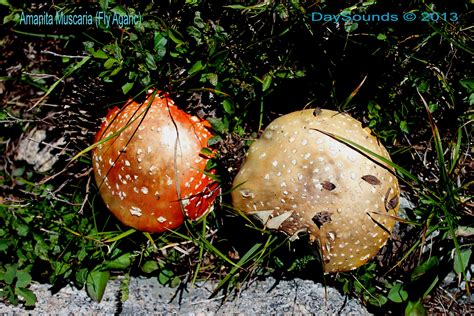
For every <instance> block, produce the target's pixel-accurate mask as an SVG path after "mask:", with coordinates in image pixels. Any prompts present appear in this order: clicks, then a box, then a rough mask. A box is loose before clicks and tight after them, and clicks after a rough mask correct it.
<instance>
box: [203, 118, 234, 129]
mask: <svg viewBox="0 0 474 316" xmlns="http://www.w3.org/2000/svg"><path fill="white" fill-rule="evenodd" d="M207 121H208V122H209V123H210V124H211V126H212V129H213V130H215V131H216V132H218V133H225V132H226V131H227V130H228V129H229V124H228V123H227V124H226V122H225V121H223V120H222V119H221V118H215V117H209V118H208V119H207Z"/></svg>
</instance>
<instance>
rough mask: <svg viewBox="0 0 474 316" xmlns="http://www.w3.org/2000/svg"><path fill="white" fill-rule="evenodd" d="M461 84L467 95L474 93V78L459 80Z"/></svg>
mask: <svg viewBox="0 0 474 316" xmlns="http://www.w3.org/2000/svg"><path fill="white" fill-rule="evenodd" d="M459 83H460V84H461V86H463V87H464V88H465V89H466V90H467V93H472V92H474V79H473V78H464V79H461V80H459Z"/></svg>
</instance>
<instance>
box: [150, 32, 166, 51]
mask: <svg viewBox="0 0 474 316" xmlns="http://www.w3.org/2000/svg"><path fill="white" fill-rule="evenodd" d="M153 43H154V49H155V51H158V50H160V49H161V48H164V47H165V46H166V43H168V40H167V39H166V37H164V36H163V35H162V34H161V33H160V32H155V36H154V38H153Z"/></svg>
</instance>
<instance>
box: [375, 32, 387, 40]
mask: <svg viewBox="0 0 474 316" xmlns="http://www.w3.org/2000/svg"><path fill="white" fill-rule="evenodd" d="M377 39H378V40H380V41H385V40H386V39H387V35H385V34H382V33H379V34H378V35H377Z"/></svg>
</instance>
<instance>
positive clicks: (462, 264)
mask: <svg viewBox="0 0 474 316" xmlns="http://www.w3.org/2000/svg"><path fill="white" fill-rule="evenodd" d="M471 254H472V250H471V249H469V248H466V249H462V250H461V251H460V252H459V253H457V251H455V253H454V272H456V273H457V274H461V273H463V272H464V271H466V268H467V266H468V264H469V259H470V258H471Z"/></svg>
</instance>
